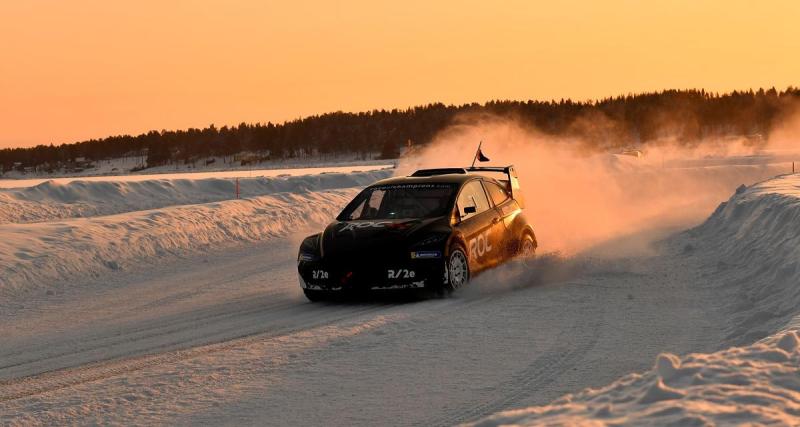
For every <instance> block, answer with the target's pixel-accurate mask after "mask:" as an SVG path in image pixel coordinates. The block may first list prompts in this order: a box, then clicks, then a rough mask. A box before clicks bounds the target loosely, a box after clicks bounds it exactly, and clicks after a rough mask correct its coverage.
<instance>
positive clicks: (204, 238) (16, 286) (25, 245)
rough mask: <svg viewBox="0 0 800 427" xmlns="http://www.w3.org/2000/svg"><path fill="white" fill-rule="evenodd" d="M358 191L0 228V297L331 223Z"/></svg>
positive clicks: (287, 195) (285, 195) (280, 195)
mask: <svg viewBox="0 0 800 427" xmlns="http://www.w3.org/2000/svg"><path fill="white" fill-rule="evenodd" d="M357 192H358V190H357V189H341V190H329V191H321V192H307V193H277V194H274V195H270V196H261V197H254V198H250V199H244V200H228V201H223V202H214V203H208V204H201V205H189V206H176V207H169V208H163V209H155V210H149V211H141V212H131V213H124V214H119V215H111V216H104V217H94V218H77V219H68V220H63V221H55V222H47V223H35V224H4V225H0V235H2V236H3V239H2V240H0V296H9V295H12V294H17V293H23V292H28V291H31V290H34V289H38V288H42V287H45V288H50V287H57V286H59V284H60V283H70V282H74V281H76V280H85V279H86V278H87V277H97V276H99V275H100V274H102V273H104V272H109V271H114V270H119V269H124V268H126V267H128V266H129V265H130V264H133V263H142V262H146V261H149V260H152V261H159V260H161V259H162V258H165V257H169V256H180V255H183V254H187V253H190V252H192V251H197V250H202V249H219V248H222V247H225V246H230V245H233V244H241V243H245V242H253V241H257V240H260V239H265V238H268V237H273V236H277V235H285V234H288V233H289V232H292V231H296V230H299V229H302V228H305V227H306V226H308V225H309V224H313V223H322V222H326V221H329V220H330V219H331V218H332V217H334V216H335V215H336V214H337V213H338V210H339V209H340V208H341V207H342V206H344V204H345V203H347V202H348V201H350V199H351V198H352V197H353V196H355V194H356V193H357Z"/></svg>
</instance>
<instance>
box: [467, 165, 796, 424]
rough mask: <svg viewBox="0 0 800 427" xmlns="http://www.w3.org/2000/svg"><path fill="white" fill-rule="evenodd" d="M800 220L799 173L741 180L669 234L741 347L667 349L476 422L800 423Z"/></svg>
mask: <svg viewBox="0 0 800 427" xmlns="http://www.w3.org/2000/svg"><path fill="white" fill-rule="evenodd" d="M798 224H800V175H787V176H783V177H779V178H775V179H772V180H769V181H765V182H762V183H759V184H756V185H754V186H752V187H750V188H746V187H744V186H742V187H740V188H739V189H738V190H737V192H736V194H735V195H734V196H733V197H731V199H730V200H729V201H728V202H726V203H723V204H722V205H720V207H719V208H718V209H717V210H716V212H714V214H713V215H712V216H711V217H710V218H709V219H708V220H707V221H706V222H705V223H704V224H703V225H701V226H699V227H697V228H695V229H693V230H690V231H688V232H687V233H684V234H683V235H681V236H678V237H676V238H673V239H671V241H669V242H668V244H669V246H671V247H672V249H673V250H674V251H676V252H677V251H680V252H682V253H683V254H684V258H687V259H688V258H694V259H696V260H698V261H699V263H700V264H699V265H700V268H699V269H698V270H697V272H696V278H695V282H696V285H697V287H703V288H706V289H709V290H711V291H713V293H714V294H716V295H717V296H716V303H717V304H718V307H719V308H720V309H721V310H722V311H723V312H724V313H725V317H726V318H728V319H729V320H728V322H727V325H726V327H725V329H724V336H723V340H722V342H723V343H725V344H733V345H735V346H734V347H731V348H728V349H726V350H723V351H718V352H714V353H711V354H689V355H687V356H683V357H678V356H676V355H674V354H670V353H663V354H660V355H659V356H658V357H657V358H656V359H655V363H654V365H653V368H652V369H650V370H648V371H645V372H644V373H642V374H631V375H628V376H625V377H623V378H622V379H620V380H618V381H616V382H613V383H612V384H610V385H608V386H605V387H602V388H598V389H587V390H584V391H581V392H579V393H576V394H574V395H571V394H570V395H566V396H564V397H562V398H560V399H558V400H557V401H555V402H553V403H551V404H549V405H544V406H534V407H530V408H527V409H520V410H513V411H507V412H502V413H499V414H497V415H494V416H491V417H488V418H486V419H484V420H482V421H480V422H478V423H476V425H478V426H499V425H543V424H544V425H605V424H613V425H633V426H636V425H713V424H719V425H729V424H756V425H764V424H773V425H800V340H799V339H798V332H799V331H800V292H798V283H800V227H799V226H798ZM709 302H711V301H709ZM709 308H711V307H709Z"/></svg>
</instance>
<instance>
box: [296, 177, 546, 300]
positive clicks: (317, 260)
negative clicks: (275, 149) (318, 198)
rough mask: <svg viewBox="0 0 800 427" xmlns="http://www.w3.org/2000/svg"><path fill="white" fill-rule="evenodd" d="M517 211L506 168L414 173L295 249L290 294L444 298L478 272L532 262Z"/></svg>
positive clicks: (514, 184)
mask: <svg viewBox="0 0 800 427" xmlns="http://www.w3.org/2000/svg"><path fill="white" fill-rule="evenodd" d="M485 173H501V174H503V175H504V178H505V179H494V178H490V177H488V176H485V175H484V174H485ZM523 208H524V201H523V199H522V194H521V192H520V188H519V180H518V178H517V174H516V172H515V170H514V168H513V166H505V167H470V168H447V169H423V170H418V171H416V172H414V173H413V174H412V175H411V176H408V177H395V178H389V179H385V180H382V181H378V182H376V183H375V184H373V185H371V186H369V187H367V188H366V189H364V190H363V191H362V192H361V193H359V194H358V195H357V196H356V197H355V198H354V199H353V200H352V201H351V202H350V203H349V204H348V205H347V206H346V207H345V208H344V210H343V211H342V213H341V214H339V216H338V217H336V221H334V222H332V223H331V224H329V225H328V226H327V227H326V228H325V230H324V231H323V232H321V233H318V234H314V235H312V236H309V237H307V238H305V240H303V242H302V244H301V245H300V251H299V253H298V256H297V269H298V272H299V275H300V285H301V286H302V288H303V291H304V292H305V295H306V296H307V297H308V299H310V300H311V301H317V300H322V299H326V298H330V297H333V296H336V295H342V294H352V293H358V292H370V291H383V290H397V289H405V290H425V291H433V292H435V293H437V294H441V293H446V292H449V291H453V290H455V289H457V288H459V287H461V286H464V285H465V284H466V283H467V282H468V281H469V280H470V278H471V277H473V276H474V275H476V274H478V273H479V272H481V271H483V270H485V269H488V268H491V267H494V266H496V265H498V264H501V263H503V262H506V261H508V260H510V259H512V258H514V257H518V256H522V257H532V256H533V255H534V254H535V252H536V247H537V242H536V235H535V234H534V232H533V228H532V227H531V226H530V224H528V221H527V220H526V218H525V215H524V214H523Z"/></svg>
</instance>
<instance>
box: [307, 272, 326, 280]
mask: <svg viewBox="0 0 800 427" xmlns="http://www.w3.org/2000/svg"><path fill="white" fill-rule="evenodd" d="M311 278H312V279H314V280H322V279H327V278H328V272H327V271H325V270H311Z"/></svg>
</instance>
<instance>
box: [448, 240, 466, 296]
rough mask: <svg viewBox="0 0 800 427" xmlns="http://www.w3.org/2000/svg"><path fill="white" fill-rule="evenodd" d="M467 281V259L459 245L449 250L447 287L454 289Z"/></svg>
mask: <svg viewBox="0 0 800 427" xmlns="http://www.w3.org/2000/svg"><path fill="white" fill-rule="evenodd" d="M468 281H469V260H468V259H467V255H466V253H465V252H464V249H462V248H461V247H460V246H459V247H456V248H455V249H453V251H452V252H450V257H449V258H448V259H447V289H448V290H450V291H454V290H456V289H458V288H460V287H462V286H464V285H466V284H467V282H468Z"/></svg>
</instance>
